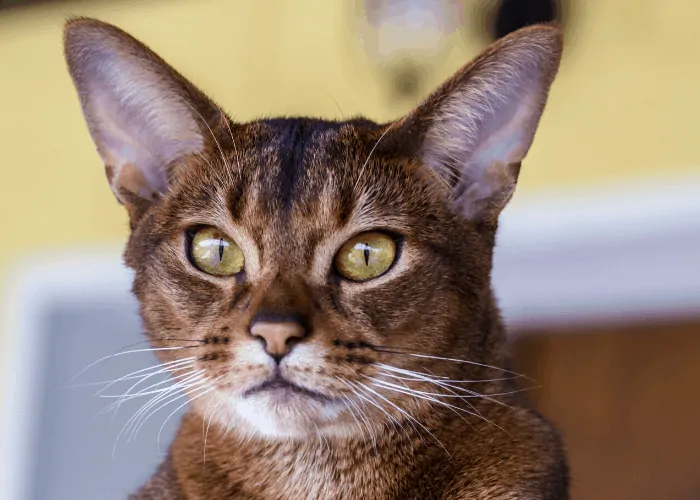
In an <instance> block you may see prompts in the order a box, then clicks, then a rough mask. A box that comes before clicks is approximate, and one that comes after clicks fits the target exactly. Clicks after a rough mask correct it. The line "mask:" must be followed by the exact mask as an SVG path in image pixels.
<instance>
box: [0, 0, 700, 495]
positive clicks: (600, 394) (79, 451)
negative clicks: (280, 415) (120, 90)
mask: <svg viewBox="0 0 700 500" xmlns="http://www.w3.org/2000/svg"><path fill="white" fill-rule="evenodd" d="M69 15H85V16H91V17H97V18H100V19H102V20H105V21H108V22H111V23H113V24H116V25H118V26H120V27H122V28H123V29H125V30H126V31H128V32H130V33H131V34H133V35H134V36H136V37H137V38H139V39H141V40H142V41H144V42H145V43H147V44H148V45H149V46H151V48H153V49H154V50H155V51H156V52H158V53H159V54H160V55H161V56H162V57H164V58H165V59H166V60H167V61H168V62H170V63H171V64H172V65H173V66H175V67H176V68H177V69H178V70H180V71H181V72H182V73H184V74H185V75H186V76H187V77H188V78H190V79H191V80H192V81H193V82H195V83H196V84H197V85H198V86H199V87H200V88H202V89H203V90H204V91H205V92H207V93H208V94H209V95H211V96H212V97H213V98H214V100H216V101H217V102H218V103H219V104H221V105H222V107H223V108H224V109H225V110H227V111H228V112H229V113H230V115H231V116H232V117H234V119H236V120H240V121H245V120H250V119H254V118H256V117H259V116H263V115H264V116H271V115H313V116H320V117H327V118H337V119H339V118H343V117H351V116H354V115H358V114H362V115H365V116H368V117H369V118H372V119H375V120H389V119H393V118H396V117H398V116H400V115H401V114H402V113H405V112H406V111H408V110H409V109H410V108H411V107H412V106H414V105H415V104H416V103H417V102H419V101H420V99H421V98H422V97H424V96H425V95H426V94H427V93H428V92H429V91H430V90H431V88H433V87H434V86H436V85H437V84H439V83H440V82H441V81H442V80H443V79H445V78H446V77H448V76H449V75H451V74H452V73H453V72H454V71H455V70H456V69H457V68H458V67H460V66H461V65H462V64H464V63H465V62H466V61H468V60H469V59H470V58H471V57H473V56H475V55H476V54H477V53H478V52H479V51H481V50H482V49H483V48H484V47H485V46H487V45H488V44H489V43H490V42H492V41H494V40H496V39H497V38H499V37H501V36H503V35H505V34H507V33H509V32H510V31H512V30H514V29H517V28H519V27H522V26H524V25H527V24H531V23H535V22H543V21H549V20H558V21H559V22H561V23H562V24H563V26H564V29H565V38H566V50H565V55H564V59H563V62H562V66H561V70H560V73H559V76H558V78H557V80H556V82H555V84H554V87H553V89H552V92H551V96H550V99H549V103H548V106H547V109H546V112H545V114H544V117H543V119H542V123H541V126H540V128H539V132H538V134H537V136H536V139H535V143H534V145H533V147H532V149H531V151H530V153H529V155H528V157H527V159H526V160H525V162H524V163H523V170H522V172H521V176H520V182H519V187H518V193H517V195H516V197H515V198H514V201H513V203H512V205H511V206H510V207H509V208H508V209H507V210H506V211H505V213H504V215H503V224H502V228H501V233H500V235H499V243H498V250H497V256H496V264H495V271H494V280H495V284H496V291H497V294H498V296H499V298H500V299H501V303H502V305H503V309H504V315H505V317H506V320H507V321H508V323H509V326H510V329H511V332H512V335H513V338H514V345H515V353H516V359H517V363H518V365H519V368H520V370H522V371H524V372H525V373H527V374H528V375H530V376H531V377H533V378H535V379H536V380H538V381H539V382H540V383H541V387H540V388H539V389H537V390H535V391H533V392H532V398H533V400H534V402H535V403H536V405H537V406H538V407H539V408H540V409H541V411H542V412H543V413H544V414H545V415H547V416H548V417H549V418H550V419H552V420H553V421H554V422H555V423H556V424H557V425H558V426H559V428H560V429H561V430H562V432H563V435H564V438H565V441H566V443H567V445H568V448H569V452H570V460H571V466H572V476H573V498H574V499H575V500H585V499H628V498H629V499H636V500H645V499H682V500H686V499H687V500H690V499H698V498H700V473H699V472H700V468H699V465H698V464H700V429H699V428H698V425H699V424H698V423H699V422H700V401H699V400H698V396H697V394H698V392H697V384H698V382H700V168H699V166H700V145H698V141H697V136H698V133H699V132H700V98H699V97H698V89H699V88H700V56H699V55H698V54H700V30H698V28H697V26H698V20H700V4H699V3H698V2H694V1H691V0H668V1H658V0H656V1H652V0H615V1H610V0H560V1H556V0H463V1H458V0H423V1H420V0H334V1H329V0H294V1H288V0H266V1H264V2H263V1H258V2H253V1H246V0H238V1H235V0H148V1H136V0H110V1H107V0H84V1H80V2H78V1H75V2H62V1H45V2H39V1H21V0H0V169H1V170H0V179H1V180H0V217H1V218H2V226H3V229H4V237H3V238H2V244H0V305H2V308H1V309H0V311H2V315H3V316H2V318H1V319H2V322H1V323H0V348H1V350H0V352H1V353H2V356H1V357H0V400H1V401H2V402H3V405H2V406H1V407H0V424H2V429H1V432H2V434H0V446H1V447H2V449H0V453H1V454H0V498H2V499H8V500H28V499H42V500H43V499H63V498H66V499H68V498H71V499H75V498H105V499H107V498H110V499H111V498H124V494H123V491H122V490H120V489H119V488H120V487H121V488H127V490H126V491H128V488H129V487H131V486H130V483H129V484H128V485H127V486H124V485H122V486H120V485H119V481H123V482H129V481H132V482H135V484H138V483H139V482H140V481H141V480H142V479H143V478H145V477H147V476H148V475H149V473H150V469H149V467H152V466H153V464H154V463H156V462H157V449H156V448H155V447H154V446H155V441H156V434H157V432H158V430H159V427H160V425H156V426H155V427H154V428H153V429H151V430H150V431H149V430H148V428H146V430H144V434H142V435H140V436H139V438H138V440H136V443H133V444H132V445H131V446H126V447H125V448H124V449H123V451H121V452H120V453H117V454H116V455H115V456H116V458H111V453H112V444H113V443H114V441H115V437H116V436H117V433H118V431H119V427H120V426H117V427H116V429H115V428H113V427H109V418H107V419H106V420H107V422H106V423H105V422H104V419H102V420H100V419H99V418H98V419H94V418H93V417H95V414H96V413H98V412H99V411H100V410H101V409H102V408H103V407H104V406H106V403H104V402H100V400H99V398H94V397H93V396H92V392H94V391H90V390H85V389H71V390H70V391H68V392H66V391H65V390H64V389H65V386H66V385H67V384H68V383H69V382H70V379H71V377H72V376H73V375H75V374H76V373H77V372H78V371H79V370H80V369H81V368H83V367H84V366H85V365H87V364H89V363H90V362H91V361H94V360H96V359H98V358H100V357H103V356H107V355H109V354H111V353H112V352H114V351H115V350H117V349H120V348H123V347H124V345H126V344H129V342H138V341H139V340H142V338H141V337H139V326H138V319H137V318H136V314H135V305H134V304H133V301H132V299H131V298H130V297H129V294H128V288H129V276H128V273H127V272H126V271H125V270H123V268H122V267H121V266H120V260H119V259H120V249H121V245H122V243H123V241H124V240H125V238H126V236H127V234H128V232H127V230H128V225H127V219H126V214H125V212H124V211H123V209H122V208H121V207H120V206H118V205H117V204H116V203H115V202H114V199H113V197H112V194H111V192H110V191H109V188H108V186H107V182H106V181H105V178H104V173H103V167H102V165H101V162H100V160H99V158H98V156H97V154H96V152H95V149H94V146H93V144H92V142H91V140H90V137H89V135H88V133H87V129H86V127H85V125H84V122H83V119H82V115H81V114H80V109H79V106H78V101H77V98H76V96H75V93H74V90H73V87H72V85H71V82H70V79H69V77H68V73H67V72H66V70H65V67H64V60H63V55H62V46H61V31H62V25H63V22H64V20H65V18H66V17H67V16H69ZM125 359H126V358H125ZM149 362H150V361H149V360H148V359H146V360H143V361H140V363H141V365H140V366H149ZM112 363H113V364H112V365H111V367H110V369H111V370H113V373H112V372H109V373H100V374H98V375H99V376H98V375H95V376H93V378H90V377H88V378H87V379H86V380H87V381H88V382H91V381H96V380H101V378H100V376H102V377H107V378H109V375H110V373H111V376H112V377H115V376H119V375H118V374H119V373H122V374H124V373H128V371H129V370H132V369H135V368H134V367H135V366H139V365H138V364H135V365H134V364H129V363H132V362H131V361H128V362H127V361H121V360H120V361H117V360H115V361H113V362H112ZM120 363H122V365H120ZM124 363H126V365H128V366H129V370H127V369H126V368H125V366H126V365H125V364H124ZM95 405H96V406H95ZM173 409H175V408H173ZM168 413H169V412H166V413H165V415H164V417H165V416H167V415H168ZM164 417H163V418H164ZM162 420H163V419H161V420H160V421H159V422H158V424H160V423H162ZM101 426H102V427H101ZM108 427H109V430H108V431H106V430H105V431H104V432H103V430H102V429H107V428H108ZM107 432H109V433H110V434H109V439H107V438H106V437H105V436H106V434H105V433H107ZM166 435H167V432H166ZM165 440H166V438H164V441H165ZM139 443H141V444H139ZM144 443H145V444H144ZM139 446H142V447H145V448H139ZM105 449H108V450H107V452H106V454H105ZM144 457H145V458H144ZM91 467H92V469H91ZM120 471H121V472H120ZM122 477H123V478H124V479H123V480H122ZM90 481H92V483H91V484H92V486H90V485H88V482H90ZM110 481H112V483H110V484H111V486H110V488H112V489H111V490H109V491H107V488H106V486H105V485H106V484H107V483H109V482H110ZM124 484H126V483H124ZM100 485H102V489H101V490H100V489H99V488H100ZM90 487H92V488H97V489H96V490H95V491H101V493H100V495H101V496H94V495H93V496H90V494H88V493H84V492H86V491H88V490H89V488H90ZM71 488H73V489H71ZM81 491H82V492H83V493H76V492H81ZM110 495H112V496H110ZM120 495H121V496H120Z"/></svg>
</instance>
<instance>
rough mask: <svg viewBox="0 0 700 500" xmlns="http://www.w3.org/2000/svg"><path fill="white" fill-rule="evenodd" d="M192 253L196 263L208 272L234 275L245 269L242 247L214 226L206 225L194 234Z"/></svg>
mask: <svg viewBox="0 0 700 500" xmlns="http://www.w3.org/2000/svg"><path fill="white" fill-rule="evenodd" d="M190 255H191V256H192V261H193V262H194V264H195V265H196V266H197V267H198V268H199V269H200V270H202V271H204V272H205V273H207V274H213V275H215V276H233V275H234V274H238V273H239V272H241V270H242V269H243V263H244V259H243V252H242V251H241V249H240V247H239V246H238V245H236V244H235V243H234V242H233V240H231V238H229V237H228V236H226V235H225V234H223V233H222V232H221V231H219V230H218V229H216V228H213V227H205V228H203V229H200V230H199V231H197V232H196V233H195V234H194V236H193V237H192V244H191V246H190Z"/></svg>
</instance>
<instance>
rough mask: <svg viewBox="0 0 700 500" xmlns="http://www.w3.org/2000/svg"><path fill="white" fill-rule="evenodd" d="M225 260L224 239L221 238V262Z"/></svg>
mask: <svg viewBox="0 0 700 500" xmlns="http://www.w3.org/2000/svg"><path fill="white" fill-rule="evenodd" d="M222 260H224V239H223V238H220V239H219V262H221V261H222Z"/></svg>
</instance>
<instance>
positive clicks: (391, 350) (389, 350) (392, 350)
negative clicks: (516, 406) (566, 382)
mask: <svg viewBox="0 0 700 500" xmlns="http://www.w3.org/2000/svg"><path fill="white" fill-rule="evenodd" d="M372 349H373V350H376V351H377V352H384V353H387V354H398V355H403V356H411V357H415V358H423V359H434V360H438V361H450V362H452V363H465V364H469V365H473V366H480V367H482V368H490V369H492V370H498V371H500V372H504V373H508V374H510V375H514V376H515V377H517V378H525V379H528V380H531V381H533V382H534V380H532V379H531V378H530V377H528V376H527V375H524V374H522V373H516V372H514V371H511V370H507V369H505V368H499V367H497V366H493V365H487V364H484V363H478V362H476V361H468V360H466V359H457V358H446V357H442V356H432V355H429V354H418V353H414V352H400V351H397V350H395V349H402V348H396V347H392V348H386V347H383V346H373V347H372Z"/></svg>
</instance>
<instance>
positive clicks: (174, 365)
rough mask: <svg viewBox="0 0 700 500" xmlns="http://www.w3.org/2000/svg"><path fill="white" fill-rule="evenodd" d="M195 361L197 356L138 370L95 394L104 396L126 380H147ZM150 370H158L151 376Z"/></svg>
mask: <svg viewBox="0 0 700 500" xmlns="http://www.w3.org/2000/svg"><path fill="white" fill-rule="evenodd" d="M195 359H196V356H191V357H189V358H183V359H178V360H175V361H168V362H167V363H161V364H157V365H155V366H150V367H148V368H142V369H141V370H136V371H134V372H131V373H129V374H127V375H124V376H123V377H119V378H118V379H115V380H112V381H110V382H109V383H107V385H106V386H105V387H103V388H102V389H100V390H99V391H97V392H96V393H95V396H98V395H100V394H102V393H103V392H105V391H106V390H107V389H109V388H110V387H112V386H113V385H115V384H116V383H118V382H123V381H125V380H133V379H135V378H139V379H142V380H145V379H147V378H149V377H151V376H153V375H158V374H159V373H163V372H166V371H170V370H175V369H177V368H178V367H179V366H182V365H187V364H191V363H192V361H194V360H195ZM158 368H160V369H159V370H156V369H158ZM149 370H156V371H155V372H153V373H150V374H149V373H148V371H149ZM143 372H146V373H143ZM139 374H140V375H139ZM100 383H103V382H100Z"/></svg>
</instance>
